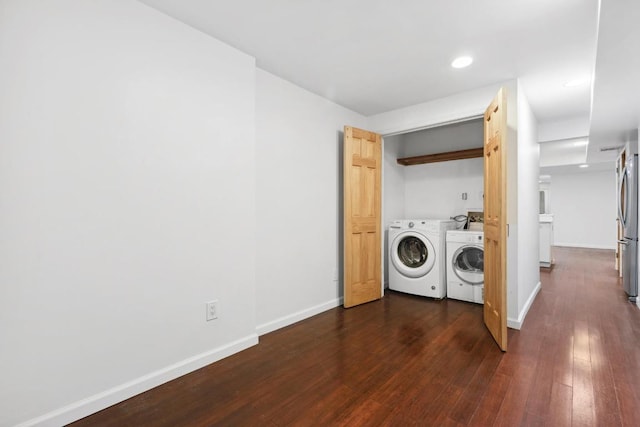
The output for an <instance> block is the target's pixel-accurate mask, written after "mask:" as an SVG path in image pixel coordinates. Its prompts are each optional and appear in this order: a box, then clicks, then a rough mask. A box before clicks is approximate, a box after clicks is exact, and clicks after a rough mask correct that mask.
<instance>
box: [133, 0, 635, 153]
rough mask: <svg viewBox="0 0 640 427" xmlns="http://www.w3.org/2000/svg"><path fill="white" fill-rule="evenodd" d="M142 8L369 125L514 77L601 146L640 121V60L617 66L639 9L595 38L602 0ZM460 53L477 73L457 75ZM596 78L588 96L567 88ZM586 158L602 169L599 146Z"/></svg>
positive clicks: (628, 2) (551, 116) (548, 111)
mask: <svg viewBox="0 0 640 427" xmlns="http://www.w3.org/2000/svg"><path fill="white" fill-rule="evenodd" d="M141 1H142V2H143V3H146V4H148V5H149V6H151V7H154V8H156V9H158V10H160V11H163V12H165V13H167V14H168V15H170V16H172V17H174V18H176V19H178V20H180V21H182V22H184V23H186V24H188V25H190V26H192V27H195V28H197V29H199V30H201V31H203V32H205V33H208V34H210V35H212V36H213V37H215V38H217V39H219V40H221V41H223V42H225V43H227V44H229V45H231V46H233V47H235V48H237V49H239V50H241V51H243V52H245V53H247V54H249V55H251V56H253V57H255V58H256V62H257V66H258V67H260V68H262V69H264V70H266V71H269V72H271V73H273V74H275V75H277V76H280V77H282V78H284V79H286V80H288V81H291V82H293V83H295V84H297V85H298V86H301V87H303V88H305V89H307V90H309V91H311V92H314V93H316V94H318V95H321V96H323V97H325V98H328V99H330V100H332V101H334V102H336V103H337V104H340V105H343V106H345V107H347V108H349V109H351V110H354V111H357V112H359V113H361V114H363V115H366V116H369V115H373V114H377V113H381V112H386V111H390V110H394V109H397V108H401V107H406V106H409V105H414V104H418V103H421V102H426V101H429V100H433V99H437V98H441V97H445V96H448V95H452V94H456V93H460V92H464V91H467V90H472V89H476V88H479V87H482V86H487V85H490V84H495V83H500V82H503V81H506V80H509V79H514V78H519V79H520V80H521V82H522V85H523V89H524V91H525V93H526V95H527V97H528V99H529V102H530V104H531V107H532V109H533V111H534V114H535V115H536V117H537V119H538V121H539V122H540V123H542V122H546V121H558V120H562V119H565V118H566V119H571V118H575V117H589V116H590V114H591V115H592V126H591V129H590V132H591V133H595V134H598V135H600V134H601V133H602V134H603V135H604V136H603V137H602V138H599V139H598V143H601V142H602V141H605V140H606V141H609V139H610V138H611V136H610V135H613V134H614V133H616V135H617V134H619V133H623V134H624V133H625V132H626V133H628V132H629V129H632V128H633V127H632V125H633V126H635V128H636V130H637V127H638V122H639V121H640V115H638V108H637V107H638V105H640V92H638V91H637V89H638V82H637V81H636V82H635V83H634V82H632V80H633V78H632V75H633V71H635V72H636V74H637V73H640V65H638V59H637V58H640V55H638V54H636V59H635V67H634V68H631V69H628V68H626V67H625V68H622V69H621V68H620V64H621V60H620V55H621V54H622V53H624V52H626V51H628V50H629V49H632V50H633V52H636V53H637V52H638V49H637V45H640V42H639V41H638V40H640V38H639V37H638V30H637V28H638V27H640V26H638V25H637V23H638V22H640V18H639V17H638V16H637V11H638V10H639V9H640V6H638V5H637V4H636V3H638V4H640V2H638V1H637V0H602V2H603V3H604V4H603V5H602V20H601V23H600V29H599V31H600V33H599V34H598V11H599V3H600V2H599V0H563V1H557V0H518V1H505V0H475V1H468V0H467V1H463V0H452V1H446V2H430V1H424V0H400V1H396V2H390V1H388V0H340V1H339V0H307V1H295V0H270V1H263V0H218V1H210V0H181V1H176V0H141ZM629 9H634V12H633V13H629ZM620 22H623V23H624V24H625V25H624V28H623V26H621V25H619V23H620ZM627 22H628V23H629V25H626V24H627ZM632 23H634V24H635V25H632ZM634 26H635V28H634ZM621 38H622V41H623V42H624V43H622V44H621V43H620V42H621ZM625 43H626V44H625ZM463 54H466V55H471V56H472V57H473V58H474V62H473V64H472V65H471V66H469V67H468V68H464V69H453V68H451V66H450V63H451V61H452V60H453V59H454V58H455V57H457V56H459V55H463ZM596 58H597V59H598V62H597V64H596ZM624 61H626V60H623V62H622V64H623V65H626V64H627V63H626V62H624ZM594 69H595V70H596V79H595V80H593V87H591V85H590V84H586V85H583V86H578V87H565V86H564V84H565V83H566V82H567V81H570V80H573V79H579V78H585V77H586V78H591V77H592V76H593V73H594ZM623 83H624V84H635V89H634V90H635V91H636V92H635V95H636V96H635V97H633V98H632V97H629V99H628V101H629V102H630V103H633V105H634V106H635V107H636V108H628V107H625V108H623V110H624V112H625V114H624V123H623V122H622V118H621V117H619V116H620V115H619V114H616V109H617V108H618V106H619V105H620V104H621V103H620V99H621V97H620V95H619V93H620V91H622V92H624V91H625V90H626V87H625V86H624V85H623ZM592 91H593V95H594V98H593V99H594V108H593V113H592V111H591V101H592V98H591V93H592ZM625 99H626V98H625ZM619 120H620V122H619ZM621 126H622V127H621ZM576 136H583V135H576ZM602 143H604V142H602ZM592 151H593V153H592ZM588 152H589V154H588V155H589V161H592V159H594V160H593V161H598V156H599V150H597V149H596V147H595V144H594V145H593V149H592V144H590V147H589V150H588ZM607 159H608V158H605V160H607Z"/></svg>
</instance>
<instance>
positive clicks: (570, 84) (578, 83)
mask: <svg viewBox="0 0 640 427" xmlns="http://www.w3.org/2000/svg"><path fill="white" fill-rule="evenodd" d="M590 81H591V79H589V78H587V77H582V78H580V79H573V80H569V81H568V82H566V83H565V84H564V87H578V86H584V85H586V84H587V83H589V82H590Z"/></svg>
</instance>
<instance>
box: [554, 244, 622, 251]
mask: <svg viewBox="0 0 640 427" xmlns="http://www.w3.org/2000/svg"><path fill="white" fill-rule="evenodd" d="M553 246H560V247H565V248H583V249H611V250H615V249H616V246H615V245H613V246H609V245H585V244H582V243H554V244H553Z"/></svg>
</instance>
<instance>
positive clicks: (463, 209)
mask: <svg viewBox="0 0 640 427" xmlns="http://www.w3.org/2000/svg"><path fill="white" fill-rule="evenodd" d="M480 137H482V134H481V136H480ZM405 168H406V169H405V194H406V199H405V213H406V216H407V218H441V219H449V218H450V217H454V216H456V215H466V214H467V212H469V211H472V210H479V211H482V210H483V209H484V205H483V197H482V196H483V193H484V161H483V159H482V158H477V159H464V160H452V161H448V162H439V163H428V164H424V165H415V166H406V167H405ZM462 193H467V200H463V199H462Z"/></svg>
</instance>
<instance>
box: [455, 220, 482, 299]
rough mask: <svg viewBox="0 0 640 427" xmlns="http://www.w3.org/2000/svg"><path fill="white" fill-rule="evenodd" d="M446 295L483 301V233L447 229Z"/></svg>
mask: <svg viewBox="0 0 640 427" xmlns="http://www.w3.org/2000/svg"><path fill="white" fill-rule="evenodd" d="M447 298H452V299H457V300H462V301H469V302H475V303H477V304H484V232H482V231H468V230H449V231H447Z"/></svg>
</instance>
